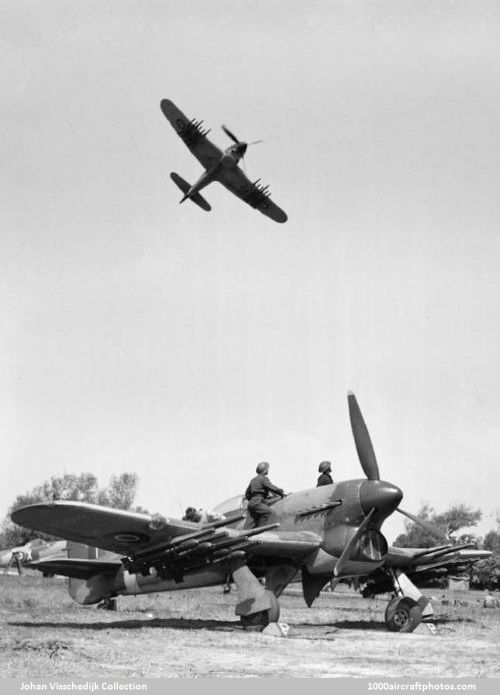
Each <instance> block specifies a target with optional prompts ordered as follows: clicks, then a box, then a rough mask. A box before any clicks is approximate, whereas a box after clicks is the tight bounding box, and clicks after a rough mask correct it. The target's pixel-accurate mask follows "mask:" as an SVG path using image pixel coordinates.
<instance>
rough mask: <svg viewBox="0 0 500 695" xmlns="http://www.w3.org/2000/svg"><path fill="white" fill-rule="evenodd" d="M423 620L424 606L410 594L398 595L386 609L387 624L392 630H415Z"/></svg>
mask: <svg viewBox="0 0 500 695" xmlns="http://www.w3.org/2000/svg"><path fill="white" fill-rule="evenodd" d="M421 620H422V608H421V607H420V606H419V605H418V604H417V602H416V601H414V600H413V599H412V598H409V597H408V596H403V597H401V596H396V597H395V598H393V599H392V600H391V601H389V603H388V604H387V608H386V609H385V624H386V625H387V628H388V629H389V630H390V631H391V632H413V630H414V629H415V628H416V627H417V625H419V624H420V622H421Z"/></svg>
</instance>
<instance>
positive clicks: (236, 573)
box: [230, 559, 297, 632]
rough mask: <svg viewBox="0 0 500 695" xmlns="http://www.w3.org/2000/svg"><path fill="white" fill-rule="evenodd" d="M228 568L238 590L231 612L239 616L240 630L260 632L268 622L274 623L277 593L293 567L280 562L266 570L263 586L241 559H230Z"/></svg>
mask: <svg viewBox="0 0 500 695" xmlns="http://www.w3.org/2000/svg"><path fill="white" fill-rule="evenodd" d="M230 571H231V573H232V576H233V581H234V583H235V585H236V590H237V592H238V602H237V604H236V611H235V612H236V615H239V616H240V621H241V624H242V626H243V629H244V630H248V631H252V632H261V631H262V630H264V629H265V628H266V627H267V626H268V625H269V624H270V623H277V622H278V620H279V617H280V607H279V603H278V596H279V595H280V594H281V592H282V591H283V589H284V588H285V587H286V585H287V584H288V583H289V582H290V580H291V579H292V577H293V576H294V575H295V574H296V572H297V568H296V567H292V566H288V565H281V566H279V567H274V568H272V569H269V570H268V571H267V573H266V586H265V588H264V587H263V586H262V584H261V583H260V581H259V580H258V579H257V577H256V576H255V575H254V574H253V572H252V571H251V570H250V569H249V568H248V567H247V565H246V564H245V561H244V560H243V559H242V560H238V561H234V562H232V563H231V565H230Z"/></svg>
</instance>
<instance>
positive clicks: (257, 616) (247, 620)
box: [240, 590, 280, 632]
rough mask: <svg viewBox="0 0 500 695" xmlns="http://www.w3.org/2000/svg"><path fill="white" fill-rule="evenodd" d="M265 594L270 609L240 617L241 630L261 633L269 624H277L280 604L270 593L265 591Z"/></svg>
mask: <svg viewBox="0 0 500 695" xmlns="http://www.w3.org/2000/svg"><path fill="white" fill-rule="evenodd" d="M266 594H267V595H268V596H269V598H270V600H271V608H268V609H267V610H265V611H259V612H258V613H250V615H242V616H240V620H241V624H242V626H243V629H244V630H246V631H247V632H262V630H264V628H266V627H267V626H268V625H269V623H277V622H278V619H279V617H280V604H279V603H278V599H277V598H276V596H275V595H274V593H273V592H272V591H267V590H266Z"/></svg>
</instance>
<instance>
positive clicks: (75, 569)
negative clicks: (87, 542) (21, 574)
mask: <svg viewBox="0 0 500 695" xmlns="http://www.w3.org/2000/svg"><path fill="white" fill-rule="evenodd" d="M121 565H122V563H121V562H120V560H118V559H116V560H98V559H95V560H92V559H77V558H63V557H54V558H47V559H46V560H37V561H35V562H31V563H30V564H29V567H32V568H33V569H36V570H40V572H46V573H48V574H59V575H62V576H63V577H75V578H77V579H89V578H90V577H92V576H93V575H94V574H103V573H107V572H117V571H118V570H119V569H120V567H121Z"/></svg>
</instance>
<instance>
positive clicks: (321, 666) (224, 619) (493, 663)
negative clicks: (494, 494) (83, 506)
mask: <svg viewBox="0 0 500 695" xmlns="http://www.w3.org/2000/svg"><path fill="white" fill-rule="evenodd" d="M435 595H437V596H438V597H439V600H438V601H436V602H434V604H433V605H434V610H435V613H436V621H435V622H436V625H437V635H432V634H431V633H430V632H429V631H428V629H427V628H426V627H425V626H423V625H421V626H419V627H418V628H417V630H416V631H415V632H414V633H412V634H409V635H400V634H394V633H390V632H388V631H387V630H386V628H385V625H384V622H383V616H384V610H385V605H386V599H385V597H383V598H379V599H377V600H365V599H362V598H360V597H359V596H357V595H355V594H351V593H346V592H339V593H338V594H337V593H333V594H323V595H322V596H321V597H320V598H319V599H318V600H317V601H316V602H315V604H314V607H313V608H311V609H308V608H307V607H306V606H305V604H304V601H303V599H302V597H301V595H300V591H299V585H295V586H294V588H293V589H291V591H290V592H287V594H286V595H284V596H282V597H281V599H280V604H281V620H283V621H285V622H287V623H288V624H289V625H290V626H291V631H290V635H289V637H288V638H286V639H279V638H273V637H265V636H263V635H261V634H256V633H247V632H243V630H242V629H241V628H240V627H239V622H238V621H237V620H236V617H235V615H234V604H235V600H236V596H235V592H232V593H231V594H230V595H223V594H222V591H221V589H220V588H213V589H206V590H193V591H189V592H188V591H186V592H183V591H178V592H174V593H170V594H159V595H151V596H138V597H126V598H125V597H124V598H119V599H118V610H117V611H116V612H108V611H102V610H96V608H95V607H85V608H82V607H80V606H78V605H77V604H75V603H73V602H72V600H71V599H70V598H69V596H68V594H67V593H66V588H65V582H64V581H63V580H60V579H58V578H55V579H43V578H42V577H40V576H35V575H24V576H22V577H17V576H11V575H8V576H7V575H4V576H0V620H1V632H0V676H1V677H3V678H5V677H40V676H61V677H62V676H73V677H84V678H89V677H104V678H106V677H110V676H114V677H133V676H149V677H158V676H159V677H190V676H192V677H196V676H213V677H217V676H278V677H292V676H293V677H328V676H379V677H381V676H398V677H401V676H421V677H443V676H445V677H446V676H452V677H465V676H473V677H485V676H500V665H499V659H498V654H499V653H500V651H499V647H500V609H498V608H496V609H485V608H482V602H481V594H480V593H474V592H467V593H466V592H464V593H462V594H461V595H460V596H458V597H457V599H458V600H457V603H448V604H443V603H441V600H440V597H441V596H442V592H438V593H437V594H436V593H435Z"/></svg>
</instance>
